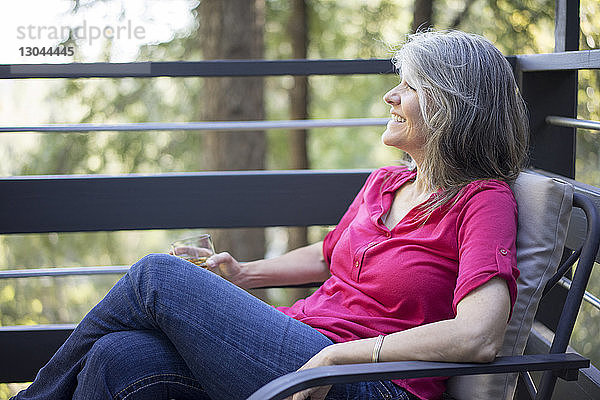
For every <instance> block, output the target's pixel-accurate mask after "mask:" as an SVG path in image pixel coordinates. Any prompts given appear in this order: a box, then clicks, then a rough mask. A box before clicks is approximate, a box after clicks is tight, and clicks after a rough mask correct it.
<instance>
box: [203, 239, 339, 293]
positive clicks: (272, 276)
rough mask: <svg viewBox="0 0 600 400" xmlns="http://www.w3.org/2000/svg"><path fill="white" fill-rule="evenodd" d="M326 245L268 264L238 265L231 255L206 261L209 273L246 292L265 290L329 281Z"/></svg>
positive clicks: (294, 253) (292, 254) (290, 254)
mask: <svg viewBox="0 0 600 400" xmlns="http://www.w3.org/2000/svg"><path fill="white" fill-rule="evenodd" d="M322 248H323V242H318V243H314V244H311V245H309V246H306V247H301V248H299V249H296V250H292V251H290V252H289V253H286V254H284V255H282V256H279V257H275V258H271V259H268V260H258V261H251V262H247V263H239V262H237V261H236V260H235V259H234V258H233V257H232V256H231V255H230V254H229V253H219V254H215V255H214V256H212V257H210V258H209V259H208V260H207V264H208V266H209V269H210V270H212V271H213V272H216V273H218V274H219V275H221V276H223V277H224V278H226V279H228V280H229V281H231V282H233V283H234V284H236V285H237V286H239V287H242V288H244V289H252V288H256V287H264V286H280V285H301V284H304V283H312V282H323V281H325V280H326V279H327V278H329V266H328V265H327V263H326V262H325V260H324V258H323V253H322Z"/></svg>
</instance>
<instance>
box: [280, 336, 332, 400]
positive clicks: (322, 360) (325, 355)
mask: <svg viewBox="0 0 600 400" xmlns="http://www.w3.org/2000/svg"><path fill="white" fill-rule="evenodd" d="M334 346H335V345H332V346H327V347H325V348H324V349H323V350H321V351H320V352H318V353H317V354H315V355H314V356H313V357H312V358H311V359H310V360H308V361H307V362H306V364H304V365H303V366H302V367H300V369H298V371H302V370H305V369H309V368H315V367H324V366H328V365H334V364H335V363H334V362H333V359H332V350H333V347H334ZM329 389H331V385H328V386H317V387H312V388H310V389H306V390H303V391H301V392H298V393H295V394H294V395H293V396H292V397H288V398H287V399H286V400H305V399H310V400H324V399H325V396H327V393H328V392H329Z"/></svg>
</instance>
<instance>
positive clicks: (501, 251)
mask: <svg viewBox="0 0 600 400" xmlns="http://www.w3.org/2000/svg"><path fill="white" fill-rule="evenodd" d="M500 254H502V255H503V256H505V255H507V254H508V251H507V250H506V249H500Z"/></svg>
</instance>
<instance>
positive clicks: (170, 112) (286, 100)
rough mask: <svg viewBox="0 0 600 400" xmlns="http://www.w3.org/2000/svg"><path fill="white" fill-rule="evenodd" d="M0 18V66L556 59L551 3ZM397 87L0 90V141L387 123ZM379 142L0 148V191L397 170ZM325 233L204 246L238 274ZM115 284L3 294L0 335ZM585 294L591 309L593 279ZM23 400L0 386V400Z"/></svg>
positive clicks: (46, 285) (108, 235)
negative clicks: (71, 181)
mask: <svg viewBox="0 0 600 400" xmlns="http://www.w3.org/2000/svg"><path fill="white" fill-rule="evenodd" d="M1 4H2V11H1V13H0V35H1V36H0V37H1V38H2V40H1V41H0V42H1V44H0V64H18V63H22V64H27V63H66V62H133V61H182V60H185V61H196V60H209V59H271V60H276V59H292V58H310V59H327V58H331V59H335V58H344V59H352V58H389V57H391V56H392V55H393V50H394V48H395V47H397V46H398V45H400V44H401V43H402V40H403V38H404V37H405V35H406V34H407V33H410V32H414V31H415V29H417V28H419V27H430V26H432V27H434V28H436V29H448V28H455V29H461V30H464V31H468V32H473V33H478V34H482V35H484V36H486V37H487V38H488V39H490V40H491V41H492V42H493V43H495V44H496V46H497V47H498V48H499V49H500V50H501V51H502V52H503V53H504V54H506V55H512V54H527V53H548V52H552V51H553V49H554V1H553V0H364V1H355V0H338V1H333V0H228V1H221V0H202V1H197V0H170V1H158V0H127V1H125V0H37V1H34V0H18V1H17V0H5V1H3V2H2V3H1ZM597 15H600V3H599V2H598V1H597V0H581V35H580V49H593V48H598V47H599V43H600V19H598V18H597V17H596V18H594V16H597ZM30 27H31V28H30ZM78 27H79V28H80V29H79V30H77V29H76V28H78ZM94 27H100V28H105V27H109V28H110V29H113V31H114V30H119V28H121V27H122V28H123V30H122V31H120V32H121V33H122V35H121V36H119V37H116V35H102V36H101V37H98V38H96V37H95V36H94V35H93V33H94V31H93V28H94ZM40 28H42V29H40ZM136 28H137V31H136V30H135V29H136ZM53 33H54V34H53ZM106 36H113V37H112V38H109V37H106ZM59 45H60V46H66V47H72V48H73V49H74V52H73V56H52V57H50V56H37V57H34V56H24V55H22V51H20V48H21V47H26V46H38V47H42V46H52V47H56V46H59ZM599 78H600V72H599V71H580V72H579V108H578V113H579V115H578V117H579V118H584V119H592V120H600V86H599ZM397 83H398V77H397V76H393V75H381V76H374V75H369V76H337V77H328V76H312V77H289V76H284V77H267V78H152V79H141V78H137V79H136V78H123V79H73V80H67V79H27V80H3V81H0V125H4V126H18V125H35V124H45V123H126V122H190V121H218V120H279V119H306V118H360V117H386V116H387V115H388V107H387V106H386V105H385V104H384V103H383V101H382V96H383V95H384V94H385V92H386V91H387V90H389V88H391V87H393V86H395V85H396V84H397ZM381 132H382V129H381V128H373V127H366V128H364V127H363V128H323V129H313V130H310V131H286V130H270V131H268V132H261V131H257V132H190V131H188V132H183V131H171V132H94V133H84V134H80V133H69V134H66V133H65V134H62V133H51V134H37V133H18V134H17V133H14V134H12V133H2V134H0V160H1V162H0V175H1V176H19V175H48V174H50V175H60V174H129V173H142V174H150V173H168V172H184V171H209V170H244V169H247V170H259V169H271V170H276V169H306V168H312V169H349V168H376V167H378V166H382V165H387V164H394V163H397V162H398V160H400V159H401V158H402V157H403V155H402V154H401V153H400V152H399V151H395V150H391V149H389V148H386V146H384V145H382V144H381V142H380V135H381ZM596 135H597V133H596V134H594V133H593V132H592V131H585V130H579V131H578V136H577V163H576V179H577V180H579V181H582V182H585V183H589V184H592V185H596V186H600V138H598V137H597V136H596ZM306 190H310V188H306ZM207 196H210V192H207ZM240 207H243V199H240ZM199 212H201V211H200V210H199ZM328 229H329V227H312V228H309V229H304V228H289V229H286V228H268V229H245V230H226V231H225V230H211V231H210V233H212V234H213V236H214V242H215V247H216V249H217V251H229V252H230V253H232V254H233V255H234V256H235V257H237V258H238V259H240V260H243V261H247V260H252V259H256V258H262V257H273V256H276V255H279V254H281V253H283V252H285V251H287V250H289V249H293V248H296V247H299V246H303V245H305V244H307V243H312V242H315V241H318V240H320V239H321V238H322V237H323V236H324V235H325V233H326V232H327V231H328ZM205 231H206V230H202V229H199V230H185V231H184V230H171V231H122V232H95V233H63V234H56V233H50V234H31V235H2V236H0V269H22V268H39V267H70V266H101V265H128V264H131V263H133V262H135V261H136V260H137V259H139V258H141V257H142V256H144V255H145V254H148V253H153V252H166V251H168V249H169V243H170V242H172V241H173V240H175V239H177V238H181V237H186V236H190V235H193V234H196V233H200V232H205ZM118 278H119V276H117V275H115V276H94V277H62V278H61V277H58V278H47V277H41V278H30V279H6V280H0V325H3V326H5V325H23V324H45V323H76V322H78V321H79V320H80V319H81V318H82V317H83V315H84V314H85V313H86V312H87V311H88V310H89V309H90V308H91V307H92V306H93V305H94V304H95V303H97V302H98V301H99V300H100V299H101V298H102V297H103V296H104V295H105V294H106V292H107V291H108V289H109V288H110V287H111V286H112V285H113V284H114V282H115V281H116V280H117V279H118ZM588 290H589V291H590V292H592V293H594V294H596V295H599V294H600V272H599V270H598V268H596V271H595V272H594V273H593V275H592V279H591V283H590V285H589V286H588ZM255 294H256V295H258V296H259V297H261V298H263V299H265V300H267V301H269V302H270V303H271V304H276V305H279V304H289V303H291V302H292V301H293V300H294V299H297V298H299V297H303V296H306V295H307V294H308V292H307V291H306V290H305V289H269V290H263V291H258V292H256V293H255ZM599 336H600V312H598V311H597V310H595V309H593V308H592V307H591V306H589V305H588V304H586V303H584V305H583V306H582V310H581V312H580V315H579V318H578V322H577V326H576V329H575V332H574V335H573V339H572V346H573V347H574V348H575V349H576V350H577V351H579V352H581V353H582V354H584V355H586V356H587V357H589V358H591V359H592V361H593V363H594V364H595V365H596V366H598V365H600V343H599V342H598V337H599ZM6 361H7V360H3V362H6ZM22 387H24V385H23V384H0V399H7V398H8V397H9V396H10V395H11V394H14V393H15V392H16V391H17V390H18V389H19V388H22Z"/></svg>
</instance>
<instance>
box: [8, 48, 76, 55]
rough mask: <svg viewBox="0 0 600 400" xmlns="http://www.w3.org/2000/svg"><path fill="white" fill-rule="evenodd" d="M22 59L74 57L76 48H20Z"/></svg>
mask: <svg viewBox="0 0 600 400" xmlns="http://www.w3.org/2000/svg"><path fill="white" fill-rule="evenodd" d="M19 52H20V54H21V57H31V56H34V57H37V56H73V55H74V54H75V48H73V47H68V46H57V47H19Z"/></svg>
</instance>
